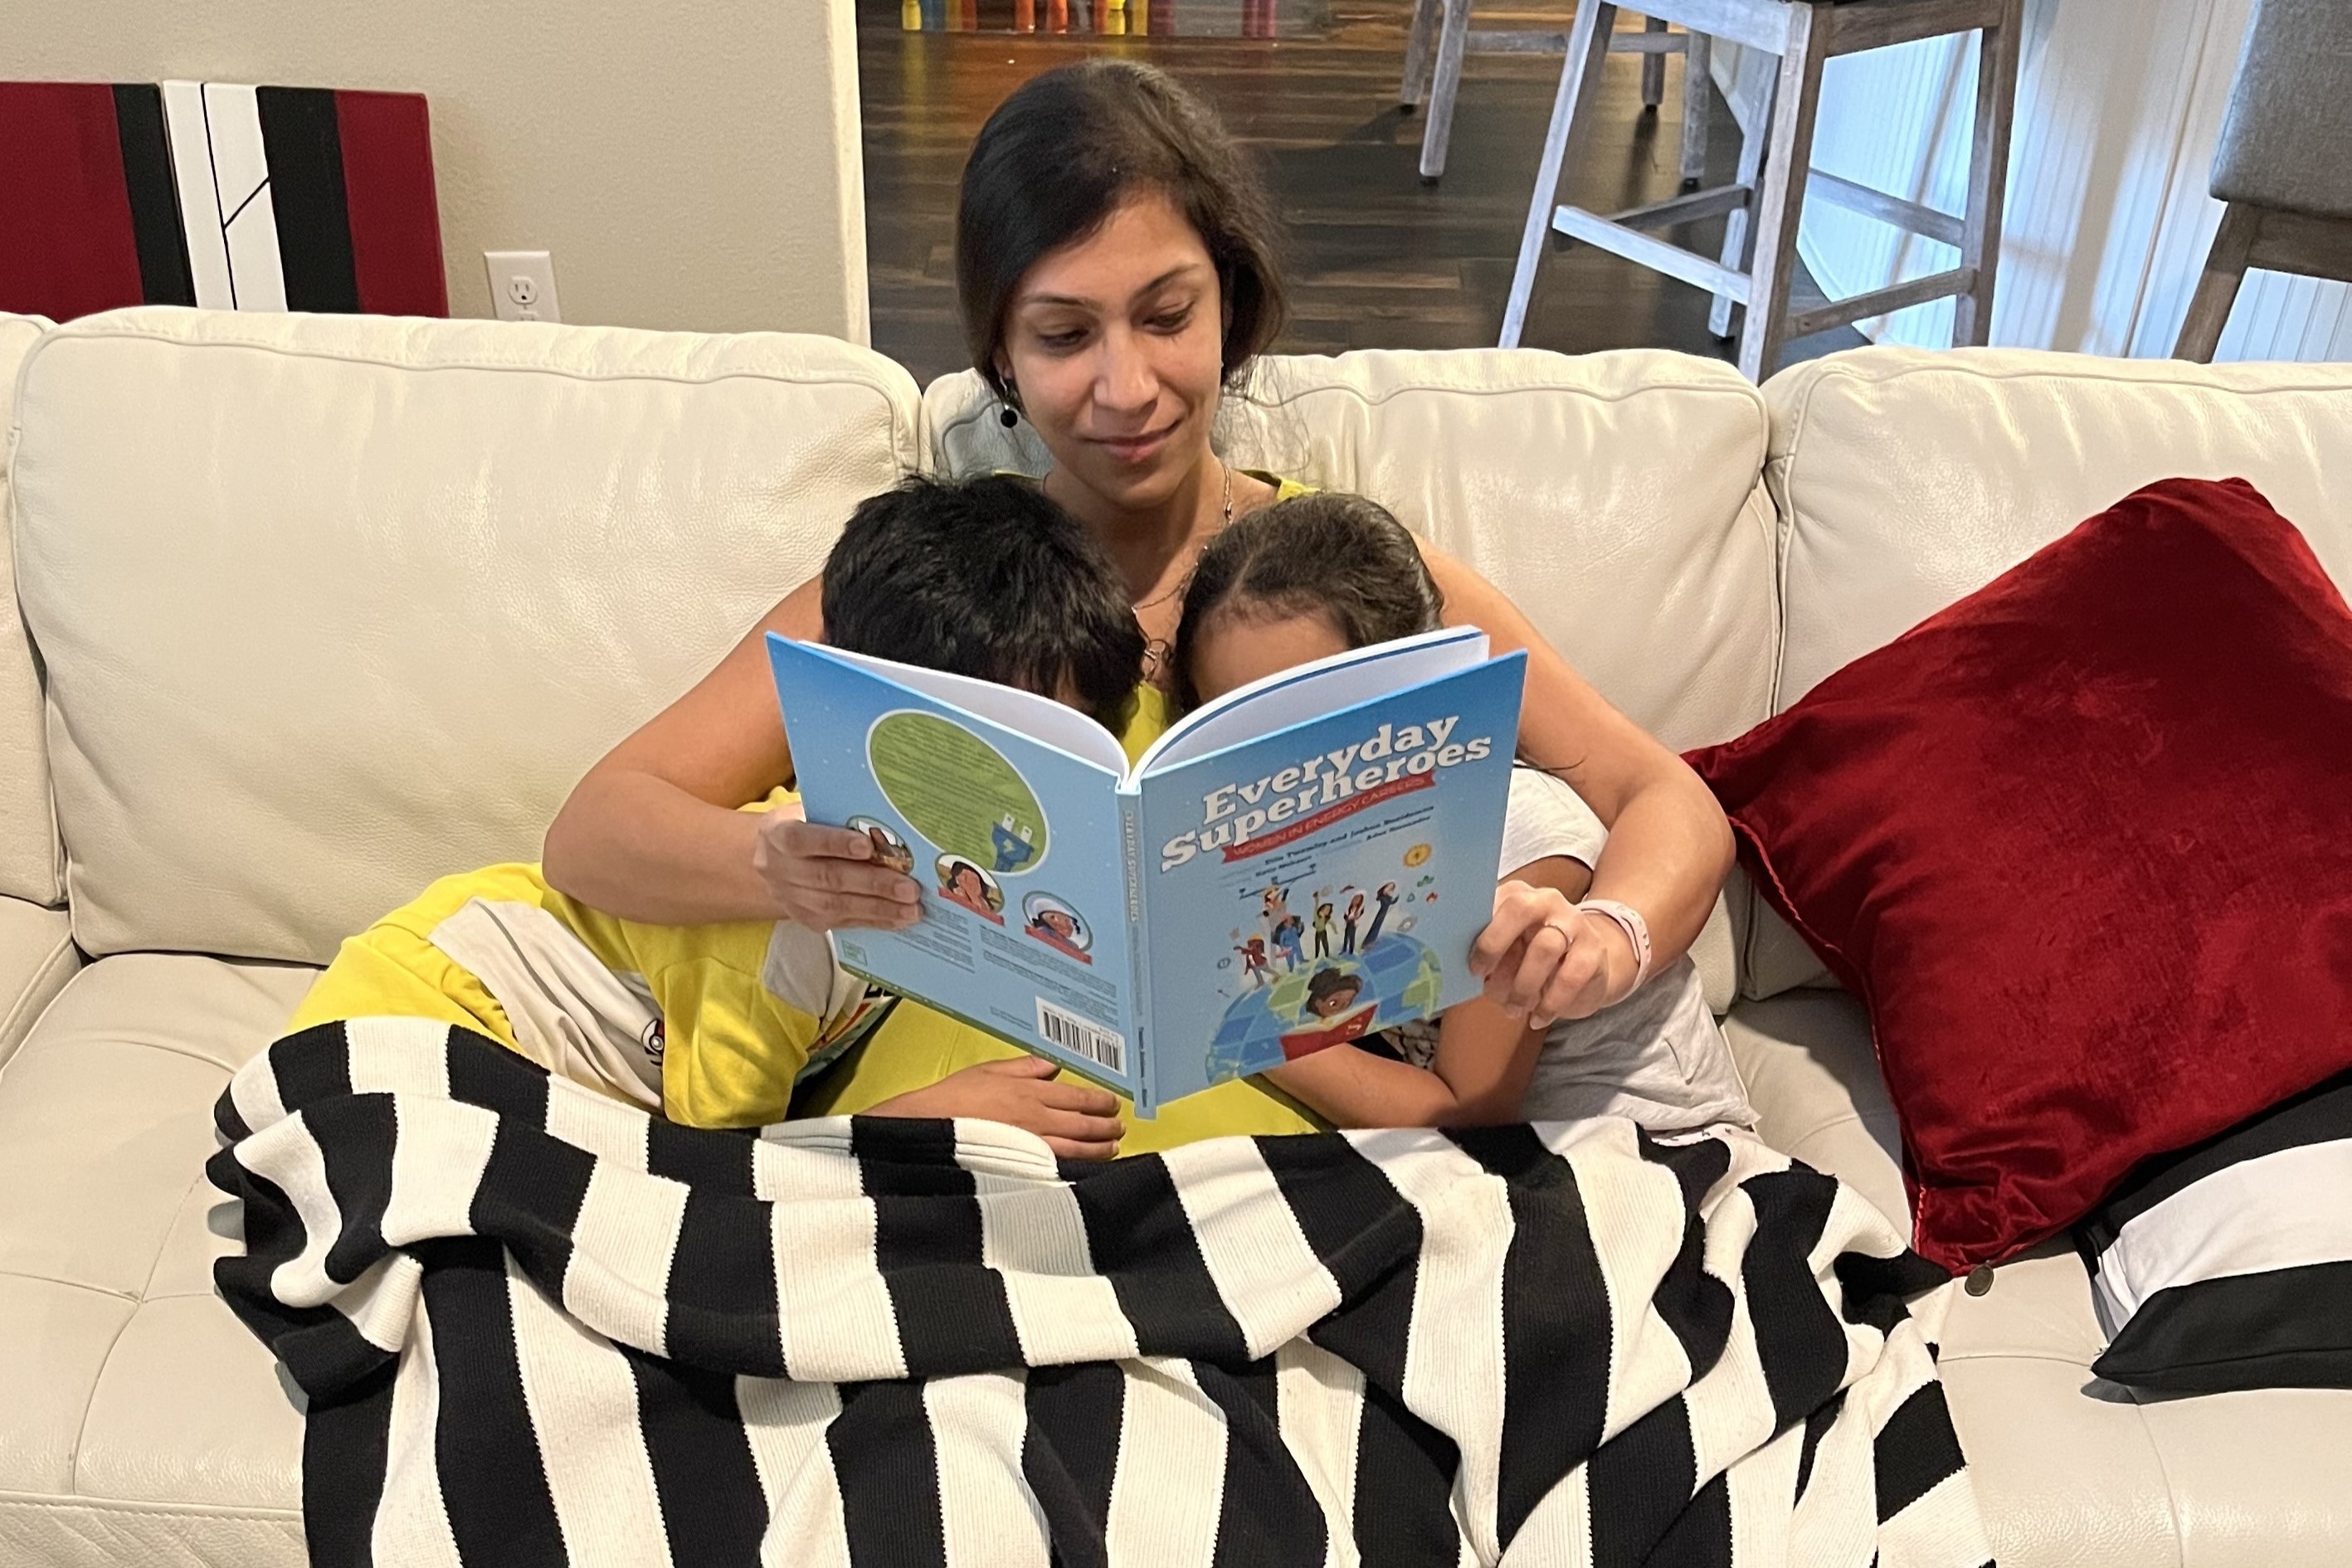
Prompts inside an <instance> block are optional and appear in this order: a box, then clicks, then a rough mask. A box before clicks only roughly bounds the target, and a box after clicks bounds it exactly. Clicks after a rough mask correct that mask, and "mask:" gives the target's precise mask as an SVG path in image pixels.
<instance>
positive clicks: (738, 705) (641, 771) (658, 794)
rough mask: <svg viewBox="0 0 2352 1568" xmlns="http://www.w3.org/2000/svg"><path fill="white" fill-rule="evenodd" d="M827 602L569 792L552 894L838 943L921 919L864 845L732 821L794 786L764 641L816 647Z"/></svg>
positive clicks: (813, 602)
mask: <svg viewBox="0 0 2352 1568" xmlns="http://www.w3.org/2000/svg"><path fill="white" fill-rule="evenodd" d="M820 592H821V585H820V584H819V582H818V580H816V579H814V578H812V579H810V580H809V581H808V582H806V583H804V584H802V585H801V586H800V587H798V588H795V589H794V590H793V592H792V593H791V594H789V595H786V596H785V598H784V600H783V602H782V603H781V604H779V605H777V606H776V607H775V608H774V609H773V610H771V611H770V612H769V613H768V614H767V616H765V617H763V618H762V619H761V622H760V624H759V625H758V626H754V627H752V628H751V631H750V632H749V633H748V634H746V635H745V636H744V637H743V639H742V640H741V641H740V642H739V643H737V644H736V645H735V647H733V648H732V649H730V651H729V652H728V655H727V657H726V658H723V659H721V660H720V661H719V667H718V668H716V669H713V670H712V671H711V672H710V673H709V675H706V676H704V677H703V678H702V679H701V680H700V681H699V682H698V683H697V684H696V685H695V687H694V689H692V690H690V691H688V692H687V693H686V695H685V696H683V697H680V698H679V699H678V700H677V701H675V702H673V703H671V704H670V705H669V706H668V707H667V708H665V709H663V710H661V711H660V712H659V713H656V714H655V715H654V717H653V718H651V719H650V720H648V721H646V723H645V725H644V726H643V727H642V728H640V729H639V730H638V731H636V732H635V734H633V735H631V736H629V737H628V739H626V740H625V741H623V742H621V743H620V744H619V745H617V746H615V747H614V748H613V750H612V751H611V752H608V753H606V755H605V756H604V760H603V761H601V762H599V763H597V764H596V765H595V766H594V767H593V768H591V769H589V770H588V773H587V775H586V776H585V777H583V779H582V780H581V781H580V782H579V783H578V784H575V785H573V786H572V795H571V798H570V799H568V800H566V801H565V802H564V803H563V809H562V811H560V812H558V813H557V814H556V817H555V821H554V822H553V823H552V824H551V826H549V828H548V830H547V843H546V847H545V848H544V850H543V851H542V855H543V857H544V860H545V864H544V866H543V868H542V869H543V870H544V872H545V874H546V877H547V879H548V881H549V882H550V883H551V884H552V885H553V886H554V887H555V888H557V889H559V890H561V891H562V892H564V893H566V894H568V895H570V896H571V897H572V898H575V899H577V900H580V901H581V902H582V903H584V904H589V905H592V906H593V907H594V908H596V909H600V910H605V911H606V912H608V913H611V914H615V915H619V916H621V917H623V918H624V919H626V920H635V921H647V922H649V923H653V924H660V925H700V924H704V923H707V922H710V921H731V920H777V919H788V920H796V921H800V922H801V923H802V924H803V925H806V926H808V927H810V928H811V929H813V930H829V929H831V928H833V927H835V926H843V925H898V924H904V923H906V921H908V920H911V919H913V918H914V916H915V914H916V911H917V900H919V897H920V893H919V889H917V888H916V886H915V883H914V881H913V879H911V878H908V877H902V876H900V875H898V873H897V872H895V871H891V870H887V869H886V868H883V867H880V866H876V865H873V864H871V861H872V858H873V853H874V851H873V846H872V844H871V843H870V842H868V840H867V839H866V836H865V835H864V834H862V833H856V832H852V831H851V830H849V829H847V828H843V827H824V826H817V825H815V824H812V823H807V822H802V821H799V820H797V819H796V818H793V817H790V816H783V815H781V814H766V815H760V814H753V813H747V812H742V811H738V810H736V809H735V808H736V807H737V806H739V805H742V804H743V803H745V802H747V801H755V800H759V799H761V797H763V796H765V795H767V794H768V792H769V791H771V790H772V789H774V788H775V787H776V786H777V785H778V784H783V783H786V782H787V781H789V780H790V779H791V777H792V768H793V758H792V750H791V748H790V747H789V746H788V745H787V744H786V743H785V741H784V725H783V720H782V717H781V716H780V715H779V714H778V713H777V711H776V692H775V687H774V685H773V684H772V677H771V676H770V674H769V670H768V654H767V634H768V633H769V632H772V631H774V632H782V634H783V635H784V636H786V637H800V638H803V639H806V638H812V637H816V636H817V635H818V633H819V631H820V629H821V627H822V624H823V623H822V620H821V618H820V615H819V595H820Z"/></svg>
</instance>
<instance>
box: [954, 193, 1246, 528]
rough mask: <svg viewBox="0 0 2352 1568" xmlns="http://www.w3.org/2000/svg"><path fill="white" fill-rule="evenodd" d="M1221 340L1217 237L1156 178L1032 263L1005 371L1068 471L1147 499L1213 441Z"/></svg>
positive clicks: (1017, 295)
mask: <svg viewBox="0 0 2352 1568" xmlns="http://www.w3.org/2000/svg"><path fill="white" fill-rule="evenodd" d="M1223 342H1224V302H1223V298H1222V296H1221V294H1220V293H1219V290H1218V287H1217V271H1216V268H1215V267H1214V266H1213V264H1212V263H1211V261H1210V259H1209V252H1208V248H1207V247H1205V246H1203V245H1202V243H1201V237H1200V235H1199V233H1198V232H1196V231H1195V230H1194V229H1193V227H1192V225H1191V224H1190V223H1188V222H1187V221H1186V220H1185V218H1184V216H1183V215H1182V214H1181V213H1180V212H1178V211H1177V210H1176V207H1175V206H1174V205H1173V204H1171V202H1170V201H1169V200H1168V198H1167V197H1166V196H1165V195H1162V194H1160V192H1158V191H1156V190H1146V191H1139V192H1137V193H1136V194H1135V195H1131V196H1129V198H1128V199H1127V200H1125V201H1124V202H1122V203H1121V204H1120V205H1118V207H1116V208H1114V209H1113V210H1112V213H1111V216H1110V217H1109V218H1108V220H1107V221H1105V223H1104V224H1103V226H1102V227H1101V228H1100V229H1098V230H1097V231H1096V232H1095V233H1093V234H1091V235H1089V236H1087V237H1086V238H1084V239H1081V240H1078V241H1076V242H1075V243H1073V244H1070V245H1066V246H1064V247H1062V248H1061V249H1059V250H1055V251H1050V252H1048V253H1047V254H1046V255H1045V256H1044V257H1042V258H1039V259H1038V261H1037V264H1036V265H1035V266H1034V267H1032V268H1030V269H1029V275H1028V276H1027V277H1025V278H1024V279H1022V280H1021V285H1020V287H1019V288H1018V289H1015V290H1014V291H1013V300H1012V303H1011V306H1010V307H1009V309H1008V310H1007V312H1006V317H1005V331H1004V347H1003V353H1002V357H1001V358H1000V359H999V361H998V363H997V371H998V374H1001V375H1003V377H1005V379H1007V380H1008V381H1010V382H1011V383H1012V384H1013V388H1014V390H1015V392H1016V393H1017V395H1019V397H1020V401H1021V412H1022V414H1023V415H1024V416H1025V417H1026V418H1027V419H1028V421H1029V423H1030V424H1031V425H1032V426H1034V427H1035V428H1036V431H1037V434H1038V435H1039V436H1040V437H1043V438H1044V440H1045V446H1046V448H1047V449H1048V450H1050V451H1051V452H1052V453H1053V454H1054V461H1055V465H1056V466H1057V467H1058V468H1060V469H1061V470H1063V472H1065V473H1066V475H1067V476H1068V479H1067V480H1066V482H1068V483H1072V484H1074V485H1075V486H1076V487H1078V488H1080V489H1084V490H1087V491H1091V492H1092V493H1093V495H1094V496H1095V497H1097V499H1099V500H1101V501H1103V502H1105V503H1107V504H1108V505H1109V506H1110V507H1112V508H1115V509H1117V510H1122V511H1127V510H1149V509H1150V508H1151V507H1154V506H1158V505H1161V504H1163V503H1165V502H1166V501H1167V500H1168V499H1169V497H1170V496H1171V494H1172V493H1174V491H1175V490H1176V489H1177V488H1178V487H1179V486H1180V485H1181V484H1182V483H1183V481H1184V480H1185V479H1186V478H1187V477H1188V476H1190V475H1191V474H1192V472H1193V471H1194V470H1195V469H1197V468H1199V467H1200V464H1201V462H1202V458H1205V457H1206V456H1207V454H1208V450H1209V427H1210V426H1211V424H1212V423H1213V421H1214V419H1215V417H1216V412H1217V393H1218V388H1219V384H1220V382H1221V380H1222V376H1223V366H1222V356H1223ZM1063 499H1064V500H1069V499H1071V498H1069V497H1065V498H1063Z"/></svg>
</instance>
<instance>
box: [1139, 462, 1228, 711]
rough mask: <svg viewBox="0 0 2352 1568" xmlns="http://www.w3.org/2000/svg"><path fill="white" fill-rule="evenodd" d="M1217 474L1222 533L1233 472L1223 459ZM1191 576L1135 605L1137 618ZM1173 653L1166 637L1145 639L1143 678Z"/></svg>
mask: <svg viewBox="0 0 2352 1568" xmlns="http://www.w3.org/2000/svg"><path fill="white" fill-rule="evenodd" d="M1217 472H1218V473H1219V474H1221V475H1223V479H1224V504H1223V508H1222V509H1221V510H1222V514H1223V515H1222V518H1221V520H1220V521H1219V522H1218V524H1217V531H1219V532H1221V533H1222V532H1223V531H1225V530H1226V529H1228V528H1231V527H1232V526H1233V525H1234V471H1233V469H1231V468H1227V467H1226V466H1225V460H1224V459H1223V458H1218V459H1217ZM1191 580H1192V574H1191V573H1190V572H1187V573H1185V574H1183V575H1182V576H1181V577H1179V578H1177V579H1176V585H1175V586H1174V587H1172V588H1171V589H1169V590H1168V591H1167V592H1166V593H1164V594H1160V595H1154V596H1153V597H1151V598H1149V599H1146V600H1144V601H1143V603H1141V604H1139V605H1136V606H1135V613H1136V614H1137V615H1138V616H1141V615H1142V614H1143V612H1144V611H1146V610H1149V609H1151V608H1153V607H1155V606H1157V605H1164V604H1166V603H1167V602H1168V601H1169V600H1171V599H1172V598H1174V597H1175V596H1176V595H1178V594H1180V593H1181V592H1183V589H1184V584H1186V583H1188V582H1190V581H1191ZM1175 651H1176V647H1175V644H1174V643H1173V642H1171V640H1170V639H1169V638H1167V637H1150V638H1147V639H1146V640H1145V642H1144V644H1143V678H1144V679H1146V680H1149V679H1151V678H1152V677H1153V676H1155V675H1157V674H1159V673H1160V668H1161V667H1162V666H1164V665H1165V664H1166V663H1167V662H1168V658H1169V656H1170V655H1171V654H1173V653H1174V652H1175Z"/></svg>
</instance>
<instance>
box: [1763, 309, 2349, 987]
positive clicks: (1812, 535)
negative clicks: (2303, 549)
mask: <svg viewBox="0 0 2352 1568" xmlns="http://www.w3.org/2000/svg"><path fill="white" fill-rule="evenodd" d="M1764 396H1765V399H1766V401H1767V402H1768V403H1769V405H1770V406H1771V414H1772V447H1771V458H1770V462H1769V467H1768V468H1767V472H1766V477H1767V479H1769V482H1770V485H1771V489H1772V495H1773V499H1774V500H1775V502H1776V503H1777V505H1778V509H1779V513H1780V530H1781V536H1782V551H1783V554H1784V557H1785V560H1784V564H1783V568H1782V571H1781V574H1780V584H1781V598H1782V605H1781V614H1782V616H1783V618H1784V620H1785V622H1786V625H1787V636H1786V640H1785V644H1784V651H1783V654H1782V657H1781V662H1780V683H1779V687H1778V689H1777V690H1776V692H1775V693H1774V697H1773V704H1774V707H1773V710H1774V711H1775V712H1779V711H1781V710H1785V709H1787V708H1789V707H1790V706H1792V705H1794V704H1795V702H1796V701H1797V700H1798V699H1799V698H1801V697H1802V696H1803V695H1804V694H1805V693H1806V692H1808V691H1810V690H1811V689H1813V687H1814V686H1815V685H1816V684H1817V683H1819V682H1820V681H1821V680H1822V679H1823V678H1824V677H1826V676H1828V675H1830V674H1832V672H1834V671H1835V670H1837V669H1839V668H1843V666H1844V665H1846V664H1847V663H1849V662H1851V661H1852V660H1853V659H1854V658H1858V657H1860V656H1861V655H1863V654H1865V653H1867V652H1869V651H1870V650H1871V649H1873V648H1874V647H1880V646H1882V645H1884V644H1885V643H1887V642H1890V641H1892V640H1893V639H1894V638H1895V637H1898V636H1900V635H1901V634H1902V633H1904V632H1905V631H1907V630H1909V629H1910V628H1911V627H1912V626H1916V625H1917V624H1918V623H1919V622H1921V621H1923V620H1925V619H1926V618H1927V616H1931V615H1933V614H1935V613H1936V612H1937V610H1940V609H1942V608H1943V607H1944V606H1945V605H1949V604H1951V603H1952V602H1953V601H1954V600H1956V599H1958V598H1960V597H1962V596H1963V595H1968V594H1971V593H1974V592H1975V591H1976V590H1977V589H1979V588H1980V587H1982V586H1984V584H1987V583H1989V582H1990V581H1991V580H1992V579H1993V578H1994V577H1996V576H1999V575H2000V574H2001V573H2003V572H2005V571H2007V570H2009V568H2011V566H2014V565H2016V564H2017V563H2019V562H2021V561H2022V560H2024V559H2025V558H2026V557H2027V556H2029V555H2031V554H2032V553H2033V552H2035V551H2036V550H2039V549H2041V548H2042V546H2043V545H2044V544H2047V543H2049V542H2051V541H2052V540H2053V539H2055V538H2057V537H2058V536H2059V535H2060V534H2062V533H2064V532H2065V531H2067V530H2069V529H2071V528H2073V527H2074V525H2075V524H2076V523H2078V522H2080V521H2082V520H2083V519H2084V518H2085V517H2088V516H2091V515H2092V514H2093V513H2095V512H2098V511H2102V510H2105V509H2106V508H2107V507H2109V506H2111V505H2113V504H2114V503H2115V502H2116V501H2117V500H2121V499H2122V498H2123V497H2124V496H2126V495H2127V494H2129V493H2130V492H2132V491H2133V490H2136V489H2139V488H2140V487H2141V486H2143V485H2147V484H2150V483H2152V482H2154V481H2155V480H2158V479H2168V478H2173V477H2176V476H2183V475H2186V476H2189V477H2193V478H2201V479H2230V478H2242V479H2251V480H2252V481H2253V484H2254V487H2255V488H2256V489H2259V490H2261V491H2262V492H2263V495H2265V496H2267V497H2268V498H2269V499H2270V501H2271V504H2272V505H2273V506H2275V507H2276V508H2278V510H2280V511H2281V512H2282V513H2284V515H2286V516H2287V517H2288V518H2291V519H2293V520H2294V522H2295V523H2296V524H2298V525H2299V526H2300V527H2301V528H2302V529H2303V531H2304V532H2305V536H2306V537H2307V538H2308V539H2309V540H2310V542H2311V545H2312V549H2313V550H2314V551H2315V552H2316V553H2317V554H2318V556H2319V559H2320V562H2321V563H2322V564H2323V565H2325V566H2326V569H2327V571H2328V573H2329V574H2330V575H2331V576H2333V577H2334V578H2335V580H2336V584H2337V586H2339V587H2345V586H2347V585H2352V366H2347V365H2341V364H2309V365H2276V364H2254V365H2193V364H2187V363H2180V362H2179V361H2174V360H2108V359H2089V358H2085V357H2083V356H2081V355H2077V354H2056V353H2028V352H2025V351H2021V350H2012V349H1963V350H1959V351H1957V352H1944V351H1936V352H1929V351H1927V350H1921V349H1910V348H1891V347H1889V348H1871V349H1860V350H1856V351H1854V352H1853V353H1842V354H1833V355H1831V356H1830V357H1829V358H1827V359H1823V360H1817V361H1814V362H1812V363H1807V364H1802V365H1798V366H1794V367H1792V368H1790V369H1789V370H1786V371H1783V372H1782V373H1780V374H1779V375H1776V376H1774V377H1773V378H1772V379H1771V380H1770V381H1769V382H1768V383H1767V384H1765V387H1764ZM1741 961H1742V970H1741V973H1742V977H1743V984H1744V986H1745V987H1746V989H1747V994H1749V995H1756V996H1766V995H1770V994H1774V993H1776V992H1778V991H1780V990H1785V989H1787V988H1788V987H1790V986H1791V985H1796V984H1826V983H1827V973H1826V971H1824V970H1823V969H1822V965H1821V963H1819V961H1818V960H1816V959H1815V958H1814V957H1813V955H1812V953H1811V952H1810V951H1809V950H1808V949H1807V948H1806V947H1805V945H1804V943H1803V942H1802V941H1801V939H1799V938H1798V937H1797V935H1796V934H1795V933H1794V932H1792V931H1790V930H1789V928H1788V926H1787V925H1786V924H1785V923H1784V922H1782V921H1781V920H1780V917H1779V916H1777V915H1775V914H1773V913H1772V912H1771V911H1770V910H1766V909H1763V908H1762V907H1761V906H1760V905H1759V906H1758V907H1757V908H1756V909H1755V910H1754V919H1753V921H1752V923H1751V925H1750V929H1749V933H1748V944H1747V948H1746V950H1745V951H1744V952H1743V953H1742V954H1741Z"/></svg>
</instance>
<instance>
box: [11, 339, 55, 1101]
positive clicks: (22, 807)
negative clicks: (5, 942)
mask: <svg viewBox="0 0 2352 1568" xmlns="http://www.w3.org/2000/svg"><path fill="white" fill-rule="evenodd" d="M48 324H49V323H48V322H47V321H43V320H42V319H41V318H40V317H38V316H10V315H5V314H0V605H5V604H8V603H10V602H11V601H12V600H13V596H14V588H13V578H14V573H15V561H16V549H15V545H14V542H13V539H14V530H13V529H12V528H11V527H10V526H9V518H10V516H11V513H12V510H13V509H12V508H11V506H10V504H9V500H8V497H9V486H8V466H9V465H8V460H7V458H8V444H9V431H10V426H11V425H12V423H13V421H14V418H15V414H16V372H17V370H18V368H19V367H20V366H21V365H22V364H23V363H24V359H25V356H26V354H27V353H31V352H32V348H33V345H34V344H35V343H36V342H39V341H40V337H41V332H42V330H43V329H44V328H46V327H47V325H48ZM63 875H64V868H63V866H62V864H61V863H60V858H59V852H58V820H57V815H56V813H55V812H53V811H52V810H50V808H49V748H48V742H47V738H46V737H45V736H44V735H43V734H42V732H41V682H40V676H39V674H38V672H37V670H36V669H35V668H34V665H33V648H32V645H31V644H30V643H29V642H27V641H26V639H25V626H24V623H23V622H22V621H21V620H19V619H18V618H17V617H16V616H0V897H7V898H12V899H23V900H27V901H29V902H32V903H36V904H54V903H57V902H58V900H61V899H62V898H64V896H65V887H64V883H63V881H62V877H63ZM0 1055H5V1047H0Z"/></svg>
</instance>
